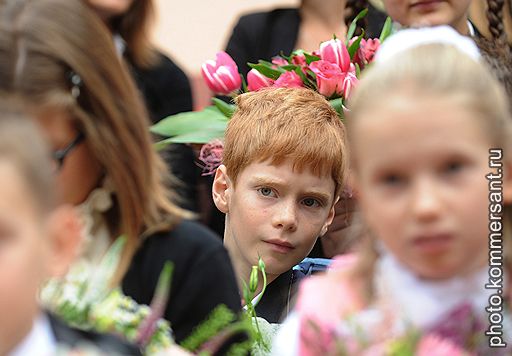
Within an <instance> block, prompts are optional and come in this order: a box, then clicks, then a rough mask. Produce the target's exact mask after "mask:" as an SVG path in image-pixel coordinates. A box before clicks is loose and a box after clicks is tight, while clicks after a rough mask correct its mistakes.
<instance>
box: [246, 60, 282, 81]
mask: <svg viewBox="0 0 512 356" xmlns="http://www.w3.org/2000/svg"><path fill="white" fill-rule="evenodd" d="M248 66H249V67H251V68H252V69H256V70H257V71H258V72H260V73H261V74H263V75H264V76H265V77H267V78H270V79H273V80H276V79H278V78H279V77H280V76H281V74H282V73H284V70H282V71H280V70H277V69H274V68H272V64H270V65H268V64H266V63H258V64H254V63H248Z"/></svg>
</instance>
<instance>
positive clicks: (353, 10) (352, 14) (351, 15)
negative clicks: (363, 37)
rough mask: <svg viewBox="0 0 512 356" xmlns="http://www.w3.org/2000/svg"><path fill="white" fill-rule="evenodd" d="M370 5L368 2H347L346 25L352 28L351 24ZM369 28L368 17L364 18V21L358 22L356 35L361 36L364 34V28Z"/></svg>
mask: <svg viewBox="0 0 512 356" xmlns="http://www.w3.org/2000/svg"><path fill="white" fill-rule="evenodd" d="M368 5H369V3H368V0H348V1H347V11H346V14H345V23H346V24H347V26H350V24H351V23H352V21H353V20H354V19H355V18H356V16H357V15H358V14H359V13H360V12H361V11H363V10H364V9H366V8H368ZM367 26H368V20H367V17H364V18H363V19H361V20H359V21H358V22H357V27H356V32H355V35H360V34H361V33H362V30H363V28H366V27H367Z"/></svg>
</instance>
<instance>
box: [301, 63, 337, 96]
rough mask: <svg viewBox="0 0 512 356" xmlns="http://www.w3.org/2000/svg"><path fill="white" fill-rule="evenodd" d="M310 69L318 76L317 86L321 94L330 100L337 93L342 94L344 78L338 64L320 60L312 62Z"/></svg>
mask: <svg viewBox="0 0 512 356" xmlns="http://www.w3.org/2000/svg"><path fill="white" fill-rule="evenodd" d="M309 68H310V69H311V71H312V72H313V73H315V75H316V84H317V86H318V92H319V93H320V94H322V95H323V96H325V97H327V98H330V97H331V96H333V95H334V94H335V93H338V94H340V93H341V92H342V90H343V77H344V76H343V73H342V72H341V69H340V67H338V66H337V65H336V64H333V63H330V62H327V61H324V60H319V61H315V62H312V63H311V64H310V65H309Z"/></svg>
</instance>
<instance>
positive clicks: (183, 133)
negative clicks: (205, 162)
mask: <svg viewBox="0 0 512 356" xmlns="http://www.w3.org/2000/svg"><path fill="white" fill-rule="evenodd" d="M218 105H219V106H220V104H218ZM223 108H224V109H225V110H231V109H232V106H230V104H226V106H224V107H223ZM228 120H229V119H228V117H226V115H225V114H224V113H223V112H222V111H221V110H220V109H219V108H218V107H217V106H208V107H207V108H205V109H204V110H202V111H191V112H184V113H180V114H176V115H172V116H169V117H167V118H165V119H163V120H161V121H159V122H158V123H156V124H155V125H153V126H152V127H151V129H150V130H151V132H152V133H155V134H158V135H160V136H164V137H168V138H166V139H164V140H162V141H160V142H158V143H157V144H156V146H157V149H159V148H162V147H164V146H165V145H167V144H169V143H207V142H210V141H211V140H213V139H215V138H220V137H223V136H224V131H225V130H226V125H227V122H228Z"/></svg>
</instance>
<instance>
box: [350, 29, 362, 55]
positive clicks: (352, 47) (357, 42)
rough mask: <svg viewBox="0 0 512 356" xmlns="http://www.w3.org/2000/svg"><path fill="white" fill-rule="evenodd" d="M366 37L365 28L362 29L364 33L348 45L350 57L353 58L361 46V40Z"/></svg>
mask: <svg viewBox="0 0 512 356" xmlns="http://www.w3.org/2000/svg"><path fill="white" fill-rule="evenodd" d="M363 37H364V30H362V33H361V35H360V36H359V37H357V39H356V40H355V41H354V42H353V43H352V44H351V45H350V46H349V47H348V54H349V55H350V59H353V58H354V56H355V54H356V52H357V50H358V49H359V46H360V45H361V40H362V39H363Z"/></svg>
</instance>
